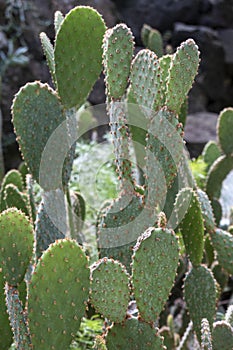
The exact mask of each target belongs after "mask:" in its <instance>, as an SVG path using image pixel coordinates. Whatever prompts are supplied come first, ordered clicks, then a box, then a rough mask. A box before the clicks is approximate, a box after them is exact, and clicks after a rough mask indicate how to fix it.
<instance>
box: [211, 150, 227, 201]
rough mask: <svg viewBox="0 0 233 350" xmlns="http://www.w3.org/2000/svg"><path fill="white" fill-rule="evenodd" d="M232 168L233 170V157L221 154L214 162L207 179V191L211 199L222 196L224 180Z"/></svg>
mask: <svg viewBox="0 0 233 350" xmlns="http://www.w3.org/2000/svg"><path fill="white" fill-rule="evenodd" d="M231 170H233V157H228V156H221V157H219V158H217V159H216V161H215V162H214V163H213V164H212V166H211V167H210V169H209V172H208V174H207V179H206V193H207V194H208V196H209V198H210V199H211V200H212V199H213V198H217V199H218V198H219V197H220V195H221V189H222V182H223V181H224V180H225V178H226V177H227V175H228V174H229V172H230V171H231Z"/></svg>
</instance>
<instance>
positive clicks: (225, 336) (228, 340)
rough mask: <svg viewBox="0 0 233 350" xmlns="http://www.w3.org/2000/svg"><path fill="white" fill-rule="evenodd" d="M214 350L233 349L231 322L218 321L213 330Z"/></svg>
mask: <svg viewBox="0 0 233 350" xmlns="http://www.w3.org/2000/svg"><path fill="white" fill-rule="evenodd" d="M212 339H213V350H220V349H221V350H230V349H233V330H232V327H231V326H230V324H229V323H227V322H225V321H217V322H215V323H214V326H213V331H212Z"/></svg>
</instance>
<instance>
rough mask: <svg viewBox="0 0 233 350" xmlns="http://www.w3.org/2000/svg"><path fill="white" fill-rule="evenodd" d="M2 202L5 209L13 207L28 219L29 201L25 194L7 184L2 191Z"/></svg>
mask: <svg viewBox="0 0 233 350" xmlns="http://www.w3.org/2000/svg"><path fill="white" fill-rule="evenodd" d="M4 201H5V204H6V207H7V208H12V207H15V208H17V209H19V210H21V211H22V212H23V213H24V214H25V215H26V216H27V217H30V214H29V212H30V208H29V201H28V197H27V195H26V194H23V193H22V192H20V191H19V189H18V188H17V187H16V186H15V185H13V184H9V185H7V186H6V187H5V190H4Z"/></svg>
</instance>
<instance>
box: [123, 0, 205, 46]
mask: <svg viewBox="0 0 233 350" xmlns="http://www.w3.org/2000/svg"><path fill="white" fill-rule="evenodd" d="M200 3H201V0H192V1H190V0H179V1H177V0H163V1H161V0H154V1H151V0H128V1H116V4H117V6H118V9H119V12H120V13H121V15H122V20H123V21H124V22H126V24H127V25H129V26H130V27H131V28H132V30H133V33H134V35H135V36H136V38H137V40H139V39H140V31H141V28H142V26H143V24H144V23H146V24H148V25H150V26H152V27H154V28H157V29H158V30H160V31H162V32H163V31H165V30H168V29H172V27H173V24H174V22H177V21H183V22H186V23H190V24H191V23H195V21H196V18H198V10H199V5H200Z"/></svg>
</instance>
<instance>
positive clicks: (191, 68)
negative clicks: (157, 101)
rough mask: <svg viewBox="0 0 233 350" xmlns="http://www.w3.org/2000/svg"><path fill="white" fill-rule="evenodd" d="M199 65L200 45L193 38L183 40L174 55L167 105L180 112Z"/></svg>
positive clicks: (170, 71)
mask: <svg viewBox="0 0 233 350" xmlns="http://www.w3.org/2000/svg"><path fill="white" fill-rule="evenodd" d="M198 66H199V51H198V47H197V45H196V44H195V42H194V41H193V40H192V39H188V40H186V41H185V42H183V43H182V44H181V45H180V46H179V47H178V49H177V50H176V52H175V54H174V55H173V57H172V61H171V65H170V68H169V76H168V82H167V92H166V96H167V98H166V106H167V108H168V109H169V110H171V111H174V112H176V113H179V110H180V107H181V105H182V103H183V102H184V98H185V96H186V95H187V93H188V92H189V90H190V88H191V87H192V84H193V81H194V78H195V76H196V74H197V70H198Z"/></svg>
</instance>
